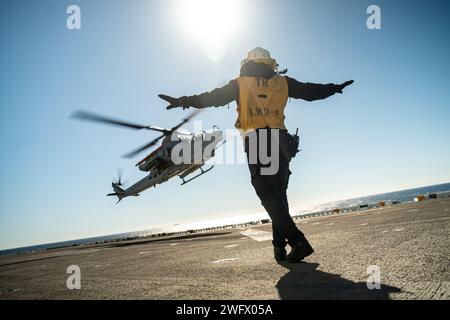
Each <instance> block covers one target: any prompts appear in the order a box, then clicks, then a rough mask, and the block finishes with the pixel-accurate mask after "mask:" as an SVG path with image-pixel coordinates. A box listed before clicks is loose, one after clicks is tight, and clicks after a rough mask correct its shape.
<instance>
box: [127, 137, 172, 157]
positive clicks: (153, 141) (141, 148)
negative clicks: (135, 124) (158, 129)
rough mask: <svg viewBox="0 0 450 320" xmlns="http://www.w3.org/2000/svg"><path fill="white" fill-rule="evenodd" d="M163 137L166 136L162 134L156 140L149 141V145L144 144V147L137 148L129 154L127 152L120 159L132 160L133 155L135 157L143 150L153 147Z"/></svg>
mask: <svg viewBox="0 0 450 320" xmlns="http://www.w3.org/2000/svg"><path fill="white" fill-rule="evenodd" d="M165 136H166V134H162V135H160V136H159V137H158V138H156V139H154V140H152V141H150V142H149V143H147V144H145V145H143V146H141V147H139V148H137V149H135V150H133V151H131V152H128V153H127V154H124V155H123V156H122V157H123V158H132V157H134V156H135V155H137V154H138V153H141V152H142V151H144V150H146V149H148V148H150V147H153V146H154V145H155V144H157V143H158V141H159V140H161V139H162V138H164V137H165Z"/></svg>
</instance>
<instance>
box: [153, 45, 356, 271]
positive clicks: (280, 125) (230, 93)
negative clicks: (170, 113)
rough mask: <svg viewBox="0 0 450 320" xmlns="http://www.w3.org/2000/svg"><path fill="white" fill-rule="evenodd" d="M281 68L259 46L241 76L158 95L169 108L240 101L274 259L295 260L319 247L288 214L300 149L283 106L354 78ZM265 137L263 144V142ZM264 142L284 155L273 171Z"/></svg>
mask: <svg viewBox="0 0 450 320" xmlns="http://www.w3.org/2000/svg"><path fill="white" fill-rule="evenodd" d="M277 69H278V64H277V62H276V60H275V59H272V57H271V55H270V53H269V51H267V50H266V49H263V48H260V47H257V48H254V49H252V50H250V51H249V52H248V54H247V57H246V58H245V59H243V60H242V62H241V69H240V76H239V77H237V78H236V79H233V80H231V81H230V82H229V83H228V84H227V85H225V86H224V87H221V88H216V89H214V90H212V91H210V92H205V93H202V94H199V95H192V96H182V97H179V98H173V97H170V96H167V95H163V94H160V95H159V97H160V98H161V99H164V100H165V101H167V102H168V103H169V104H170V105H169V106H168V107H167V109H173V108H179V107H181V108H183V109H186V108H189V107H193V108H207V107H212V106H214V107H218V106H225V105H227V104H229V103H230V102H232V101H236V103H237V120H236V124H235V126H236V128H238V129H239V130H241V132H242V134H243V136H244V138H245V152H246V154H247V159H248V167H249V171H250V177H251V183H252V185H253V187H254V189H255V191H256V194H257V195H258V197H259V199H260V200H261V204H262V205H263V207H264V208H265V210H266V211H267V213H268V214H269V216H270V218H271V219H272V232H273V241H272V243H273V246H274V256H275V260H276V261H278V262H281V261H284V260H287V261H288V262H292V263H295V262H299V261H301V260H303V259H304V258H305V257H307V256H309V255H311V254H312V253H313V252H314V250H313V248H312V246H311V245H310V243H309V242H308V240H307V239H306V237H305V235H304V234H303V233H302V232H301V231H300V230H299V229H298V228H297V226H296V225H295V223H294V221H293V219H292V217H291V215H290V214H289V204H288V200H287V188H288V184H289V176H290V174H291V172H290V171H289V162H290V161H291V159H292V157H293V156H295V153H296V152H297V151H298V150H297V146H298V140H297V139H296V137H295V136H292V135H290V134H289V133H288V132H287V130H286V126H285V123H284V119H285V117H284V109H285V107H286V104H287V102H288V99H289V98H294V99H303V100H306V101H314V100H320V99H325V98H328V97H330V96H332V95H334V94H335V93H342V90H343V89H344V88H345V87H347V86H348V85H351V84H352V83H353V80H350V81H346V82H344V83H342V84H333V83H330V84H316V83H303V82H299V81H297V80H296V79H294V78H291V77H288V76H285V75H283V74H284V73H285V72H278V70H277ZM285 71H287V70H285ZM273 135H276V139H272V138H273V137H274V136H273ZM251 137H256V141H257V142H256V146H257V148H256V155H253V154H252V152H253V151H252V150H254V148H252V147H251V143H250V142H251V141H252V140H255V139H251ZM263 137H264V139H263ZM296 140H297V141H296ZM261 141H264V144H262V145H261ZM272 141H275V143H272ZM259 148H264V149H265V150H268V151H269V153H272V151H274V150H275V151H276V152H275V154H278V155H279V159H278V160H279V161H278V167H277V169H278V170H276V171H275V172H273V173H269V174H268V173H267V171H266V172H263V169H267V163H265V162H264V161H262V160H261V157H260V150H259ZM272 148H274V149H272ZM252 159H255V160H254V161H252ZM287 244H289V245H290V247H291V251H290V253H289V255H286V253H287V252H286V245H287Z"/></svg>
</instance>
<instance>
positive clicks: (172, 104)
mask: <svg viewBox="0 0 450 320" xmlns="http://www.w3.org/2000/svg"><path fill="white" fill-rule="evenodd" d="M158 97H160V98H161V99H163V100H166V101H167V102H168V103H169V105H168V106H167V107H166V109H167V110H170V109H174V108H180V107H182V108H183V109H186V108H188V107H185V106H184V105H183V97H181V98H173V97H171V96H166V95H165V94H158Z"/></svg>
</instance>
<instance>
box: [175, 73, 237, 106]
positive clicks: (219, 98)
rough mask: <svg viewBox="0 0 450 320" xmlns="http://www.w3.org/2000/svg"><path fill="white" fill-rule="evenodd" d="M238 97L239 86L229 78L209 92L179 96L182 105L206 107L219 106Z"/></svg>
mask: <svg viewBox="0 0 450 320" xmlns="http://www.w3.org/2000/svg"><path fill="white" fill-rule="evenodd" d="M238 98H239V86H238V84H237V81H236V80H231V81H230V82H229V83H228V84H226V85H225V86H223V87H221V88H216V89H214V90H212V91H210V92H205V93H202V94H200V95H193V96H189V97H181V99H182V104H183V106H184V107H194V108H198V109H201V108H207V107H219V106H224V105H227V104H229V103H230V102H233V101H234V100H237V99H238Z"/></svg>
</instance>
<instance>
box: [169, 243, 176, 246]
mask: <svg viewBox="0 0 450 320" xmlns="http://www.w3.org/2000/svg"><path fill="white" fill-rule="evenodd" d="M177 244H178V243H171V244H170V246H176V245H177Z"/></svg>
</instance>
